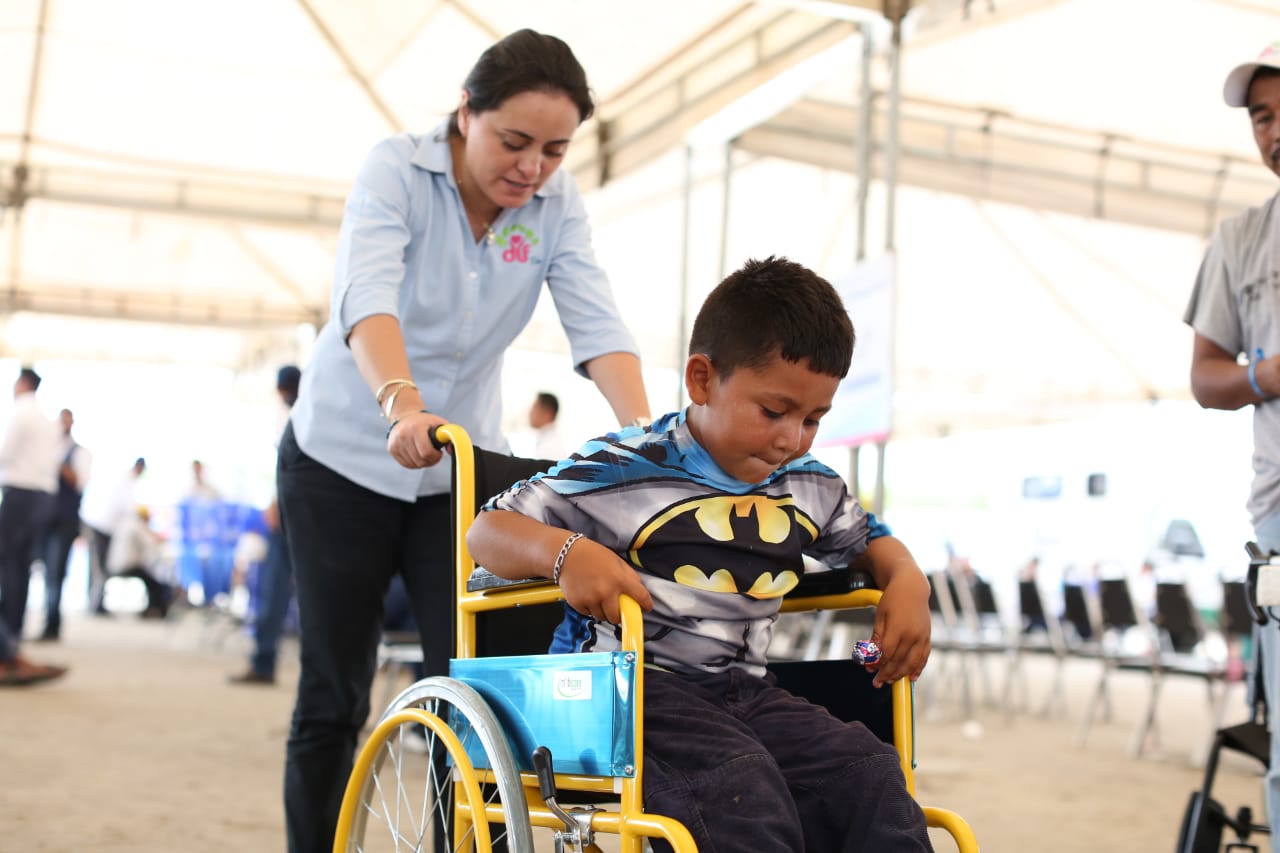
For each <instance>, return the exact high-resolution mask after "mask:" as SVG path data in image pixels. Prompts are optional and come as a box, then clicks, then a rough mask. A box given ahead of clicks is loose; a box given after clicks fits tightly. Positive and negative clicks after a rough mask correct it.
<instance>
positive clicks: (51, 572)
mask: <svg viewBox="0 0 1280 853" xmlns="http://www.w3.org/2000/svg"><path fill="white" fill-rule="evenodd" d="M79 535H80V518H79V517H78V516H77V517H75V518H59V519H55V520H54V521H53V523H52V524H50V525H49V529H48V532H47V533H45V538H44V543H43V544H44V602H45V606H44V636H46V637H57V636H58V635H59V634H61V633H62V584H63V582H64V581H66V579H67V564H68V563H69V562H71V548H72V546H73V545H74V544H75V541H76V537H77V536H79Z"/></svg>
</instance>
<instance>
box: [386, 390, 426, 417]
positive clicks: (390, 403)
mask: <svg viewBox="0 0 1280 853" xmlns="http://www.w3.org/2000/svg"><path fill="white" fill-rule="evenodd" d="M406 388H412V389H413V390H415V391H417V390H418V386H417V385H414V384H413V383H412V382H405V383H403V384H401V385H397V386H396V390H394V391H392V392H391V396H390V397H388V398H387V407H386V408H385V409H383V411H382V416H383V417H384V418H386V419H387V420H391V413H392V412H394V411H395V410H396V397H399V396H400V392H401V391H403V390H404V389H406Z"/></svg>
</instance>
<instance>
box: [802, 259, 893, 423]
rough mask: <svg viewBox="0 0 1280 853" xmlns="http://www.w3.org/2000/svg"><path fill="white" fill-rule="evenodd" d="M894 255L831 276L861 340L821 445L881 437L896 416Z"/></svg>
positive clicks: (827, 416)
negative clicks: (837, 275) (894, 384)
mask: <svg viewBox="0 0 1280 853" xmlns="http://www.w3.org/2000/svg"><path fill="white" fill-rule="evenodd" d="M894 269H895V265H894V257H893V255H891V254H885V255H881V256H880V257H878V258H876V259H874V260H871V261H867V262H865V263H863V264H861V265H860V266H859V267H858V268H857V269H855V270H853V271H852V272H850V273H848V274H846V275H843V276H840V277H837V278H832V279H831V283H832V285H834V286H835V288H836V290H837V291H839V293H840V298H841V299H843V300H844V305H845V308H846V309H847V310H848V312H849V317H850V318H851V319H852V320H853V329H854V332H855V333H856V335H857V344H856V346H855V347H854V350H853V364H852V365H851V366H850V367H849V375H848V376H846V377H845V378H844V380H843V381H842V382H841V383H840V387H839V389H838V390H837V391H836V397H835V401H834V402H833V403H832V408H831V412H830V413H828V414H827V415H826V417H824V418H823V419H822V428H821V430H820V431H819V432H818V442H817V443H818V445H820V446H824V447H832V446H848V447H856V446H858V445H861V444H869V443H873V442H878V441H883V440H885V439H887V438H888V437H889V430H890V428H891V427H892V421H893V278H894Z"/></svg>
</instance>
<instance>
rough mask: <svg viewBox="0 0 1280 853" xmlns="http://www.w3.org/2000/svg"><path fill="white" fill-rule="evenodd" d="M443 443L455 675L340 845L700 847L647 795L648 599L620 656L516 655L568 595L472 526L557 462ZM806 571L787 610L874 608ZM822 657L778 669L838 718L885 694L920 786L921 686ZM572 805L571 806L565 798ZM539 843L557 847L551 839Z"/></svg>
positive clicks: (416, 692)
mask: <svg viewBox="0 0 1280 853" xmlns="http://www.w3.org/2000/svg"><path fill="white" fill-rule="evenodd" d="M435 440H436V441H437V443H438V444H448V445H450V446H451V447H450V450H451V452H452V455H453V469H454V488H453V504H454V509H455V520H454V521H455V523H454V548H455V551H454V554H455V558H456V559H455V562H456V575H457V577H456V582H455V588H456V595H457V604H458V610H457V620H456V625H455V628H456V635H457V656H456V658H455V659H454V660H453V661H452V662H451V666H450V676H449V677H439V676H436V677H428V678H425V679H423V680H421V681H419V682H417V683H415V684H413V685H411V686H410V687H408V688H407V689H405V690H404V691H403V692H401V693H400V694H399V695H398V696H397V697H396V698H395V699H394V700H392V702H391V703H390V705H389V706H388V707H387V709H386V711H385V712H384V713H383V715H382V717H381V719H380V721H379V722H378V723H377V725H376V726H375V727H374V728H373V730H372V732H371V734H370V735H369V737H368V738H367V740H366V742H365V744H364V745H363V747H362V748H361V750H360V752H359V754H358V755H357V757H356V761H355V765H354V767H353V769H352V773H351V777H350V779H349V781H348V784H347V788H346V793H345V796H344V798H343V802H342V808H341V811H340V814H339V819H338V827H337V832H336V835H335V839H334V851H335V853H345V852H346V851H382V850H386V851H406V850H413V851H432V850H434V851H443V850H472V851H481V852H482V853H487V851H490V850H495V849H496V850H509V851H515V853H532V851H534V850H535V840H534V829H535V828H541V829H543V830H544V832H543V833H542V838H545V836H546V834H547V833H546V832H545V830H550V831H551V834H552V843H553V844H554V849H555V851H556V853H560V851H563V850H581V851H595V850H599V847H597V846H596V843H595V842H596V836H597V835H598V834H601V833H603V834H608V835H616V836H618V846H619V848H620V849H621V850H622V851H624V853H640V851H642V850H644V849H647V848H646V841H647V840H648V839H663V840H665V841H666V842H667V843H668V844H669V845H670V846H671V847H672V848H673V849H674V850H675V851H677V853H694V851H696V849H697V848H696V846H695V844H694V841H693V839H692V836H691V835H690V834H689V832H688V830H687V829H686V828H685V827H684V826H683V825H682V824H680V823H679V822H678V821H676V820H673V819H671V818H667V817H664V816H662V815H657V814H650V813H646V812H645V811H644V805H643V802H642V799H641V791H642V778H643V772H644V749H643V737H644V733H643V720H644V713H643V696H644V667H643V666H642V665H641V662H642V661H643V660H644V636H643V619H642V614H641V610H640V607H639V605H637V604H636V603H635V602H634V601H633V600H632V599H630V598H629V597H626V596H623V597H622V599H621V609H622V648H621V651H619V652H606V653H583V654H575V655H550V654H522V653H519V652H522V651H526V650H528V649H530V648H536V649H542V650H545V649H546V647H547V645H548V644H549V642H550V637H551V633H552V631H553V630H554V626H555V625H556V624H558V623H559V621H560V618H561V617H562V615H563V608H564V604H563V597H562V595H561V593H560V589H559V587H556V586H554V585H552V584H551V583H550V582H548V581H545V580H543V579H535V580H531V581H528V582H520V581H517V582H511V581H505V580H501V579H498V578H496V577H494V576H493V575H490V574H489V573H487V572H485V570H484V569H478V568H477V567H476V566H475V563H474V561H473V560H472V559H471V556H470V554H469V552H468V550H467V546H466V535H467V530H468V528H469V526H470V523H471V520H472V519H473V518H474V517H475V514H476V513H477V511H478V510H479V507H480V506H482V505H483V503H484V502H485V501H486V500H487V499H488V496H490V495H492V494H497V493H498V492H500V491H502V490H504V489H506V488H507V487H508V486H510V485H511V484H512V483H514V482H517V481H518V480H520V479H523V478H525V477H527V476H530V475H531V474H533V473H535V472H536V471H539V470H543V469H545V468H546V467H548V464H547V463H545V462H543V461H540V460H537V461H535V460H521V459H518V458H515V457H508V456H503V455H500V454H494V453H490V452H488V451H484V450H480V449H477V448H474V447H473V446H472V444H471V441H470V438H469V437H468V436H467V434H466V432H465V430H463V429H462V428H461V427H459V426H456V425H453V424H448V425H444V426H441V427H439V428H438V429H437V431H436V433H435ZM828 576H830V577H828ZM841 576H843V577H841ZM808 577H812V578H814V579H815V584H816V585H814V586H810V587H809V588H807V590H805V594H804V595H803V596H802V597H794V598H788V599H784V602H783V610H784V611H792V612H794V611H802V610H814V609H834V608H857V607H874V606H875V604H876V602H877V601H878V600H879V597H880V593H879V591H878V590H875V589H870V588H868V585H869V584H868V581H869V578H867V577H866V576H865V575H863V574H857V573H837V572H823V573H817V574H814V575H810V576H808ZM833 580H835V581H836V582H837V584H838V585H835V586H833V585H832V581H833ZM498 611H503V613H502V618H501V621H497V620H495V619H494V618H493V617H495V616H497V615H498ZM508 619H514V622H515V627H512V626H511V624H509V623H508V621H507V620H508ZM499 626H500V627H499ZM495 654H496V656H490V655H495ZM812 663H814V664H816V665H817V668H816V669H812V670H811V671H809V672H808V673H804V672H803V671H801V670H800V669H799V668H798V667H799V666H800V665H799V664H795V663H792V664H784V665H782V666H780V667H772V666H771V669H775V668H777V669H779V670H781V671H780V672H779V673H778V675H779V684H780V685H781V686H784V687H788V688H789V689H791V690H792V691H793V692H798V693H801V695H804V693H803V692H801V689H800V687H802V685H803V683H806V682H807V683H808V684H811V685H812V684H817V685H820V686H822V687H823V688H824V689H825V692H826V693H827V694H829V698H831V699H834V700H836V707H833V708H832V713H833V714H835V715H836V716H838V717H841V718H842V719H845V720H849V719H854V718H856V717H857V715H858V714H859V713H860V712H861V711H862V710H864V708H863V707H861V706H863V705H864V704H867V703H864V702H863V701H862V697H869V698H870V699H871V700H873V701H872V703H871V704H875V703H874V700H875V699H876V698H879V697H882V698H880V702H879V706H878V708H877V715H878V720H876V721H875V725H874V726H873V731H876V732H877V734H879V735H880V736H881V737H882V738H883V739H886V740H891V741H892V743H893V744H894V745H895V747H896V750H897V752H898V756H899V762H900V764H901V767H902V771H903V773H904V775H905V777H906V784H907V789H908V791H909V792H910V793H911V794H912V796H915V754H914V742H913V725H914V717H913V706H912V684H911V682H910V681H909V680H908V679H901V680H899V681H898V682H896V683H895V684H894V685H893V686H892V688H891V690H888V691H886V690H873V689H872V688H871V687H870V678H869V677H867V676H866V673H865V671H864V670H863V668H862V667H861V666H858V665H856V664H855V663H854V662H853V661H852V660H847V661H817V662H812ZM788 667H790V669H788ZM832 667H836V668H838V671H839V673H840V676H839V677H841V678H843V677H844V675H845V674H848V675H849V676H850V679H851V681H855V682H856V681H857V679H858V677H859V676H861V677H862V678H861V682H862V692H861V693H858V692H857V691H853V692H849V691H843V690H834V689H832V688H833V684H834V683H835V682H833V677H832V676H833V670H832ZM810 700H811V701H821V700H820V699H813V698H812V697H810ZM424 742H425V745H424ZM548 747H550V748H548ZM562 799H563V801H564V802H566V803H568V802H572V803H574V805H571V806H570V805H562ZM924 813H925V816H926V819H927V821H928V825H929V826H930V827H935V828H941V829H944V830H945V831H946V832H947V833H949V834H950V836H951V838H952V839H953V841H954V842H955V845H956V848H957V850H959V851H960V853H977V851H978V843H977V840H976V838H975V836H974V834H973V832H972V830H971V829H970V827H969V826H968V824H967V823H966V822H965V821H964V819H963V818H961V817H960V816H959V815H957V814H956V813H954V812H951V811H948V810H946V809H940V808H931V807H926V808H924ZM538 848H539V849H547V845H546V843H545V841H542V842H541V843H540V844H539V845H538Z"/></svg>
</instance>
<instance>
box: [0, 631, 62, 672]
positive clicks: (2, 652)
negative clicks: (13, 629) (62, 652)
mask: <svg viewBox="0 0 1280 853" xmlns="http://www.w3.org/2000/svg"><path fill="white" fill-rule="evenodd" d="M66 673H67V668H66V667H65V666H49V665H47V664H38V663H33V662H31V661H29V660H27V659H26V658H25V657H23V656H22V655H20V654H18V638H17V637H15V636H14V635H13V634H12V633H10V631H9V626H8V625H6V624H5V621H4V620H3V619H0V687H26V686H27V685H30V684H38V683H40V682H41V681H52V680H53V679H55V678H61V677H62V676H64V675H66Z"/></svg>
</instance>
